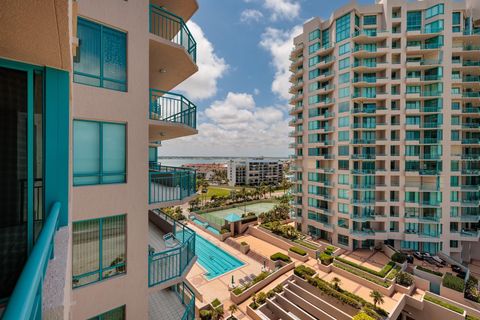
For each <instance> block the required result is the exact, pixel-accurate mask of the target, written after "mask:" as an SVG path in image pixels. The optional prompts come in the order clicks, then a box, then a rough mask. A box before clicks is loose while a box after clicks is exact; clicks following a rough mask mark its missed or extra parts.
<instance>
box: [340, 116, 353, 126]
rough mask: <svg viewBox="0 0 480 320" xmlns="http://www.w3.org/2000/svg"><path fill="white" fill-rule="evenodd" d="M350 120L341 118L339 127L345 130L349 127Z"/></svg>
mask: <svg viewBox="0 0 480 320" xmlns="http://www.w3.org/2000/svg"><path fill="white" fill-rule="evenodd" d="M349 122H350V118H349V117H340V118H338V127H340V128H345V127H348V126H349Z"/></svg>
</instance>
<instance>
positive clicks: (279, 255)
mask: <svg viewBox="0 0 480 320" xmlns="http://www.w3.org/2000/svg"><path fill="white" fill-rule="evenodd" d="M270 259H271V260H273V261H277V260H282V261H283V262H287V263H288V262H292V259H290V257H289V256H287V255H286V254H283V253H281V252H277V253H274V254H272V255H271V256H270Z"/></svg>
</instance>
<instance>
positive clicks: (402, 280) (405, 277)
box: [395, 271, 413, 287]
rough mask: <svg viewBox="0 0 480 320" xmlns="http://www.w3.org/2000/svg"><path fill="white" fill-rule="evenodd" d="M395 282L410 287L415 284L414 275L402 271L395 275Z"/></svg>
mask: <svg viewBox="0 0 480 320" xmlns="http://www.w3.org/2000/svg"><path fill="white" fill-rule="evenodd" d="M395 283H398V284H399V285H401V286H404V287H410V286H411V285H412V284H413V276H412V275H411V274H410V273H407V272H403V271H400V272H399V273H397V275H396V276H395Z"/></svg>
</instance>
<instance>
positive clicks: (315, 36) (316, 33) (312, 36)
mask: <svg viewBox="0 0 480 320" xmlns="http://www.w3.org/2000/svg"><path fill="white" fill-rule="evenodd" d="M319 38H320V30H318V29H316V30H313V31H312V32H310V33H309V34H308V41H313V40H315V39H319Z"/></svg>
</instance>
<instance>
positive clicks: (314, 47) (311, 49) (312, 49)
mask: <svg viewBox="0 0 480 320" xmlns="http://www.w3.org/2000/svg"><path fill="white" fill-rule="evenodd" d="M319 49H320V43H318V42H316V43H314V44H311V45H309V46H308V53H309V54H312V53H314V52H315V51H317V50H319Z"/></svg>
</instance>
